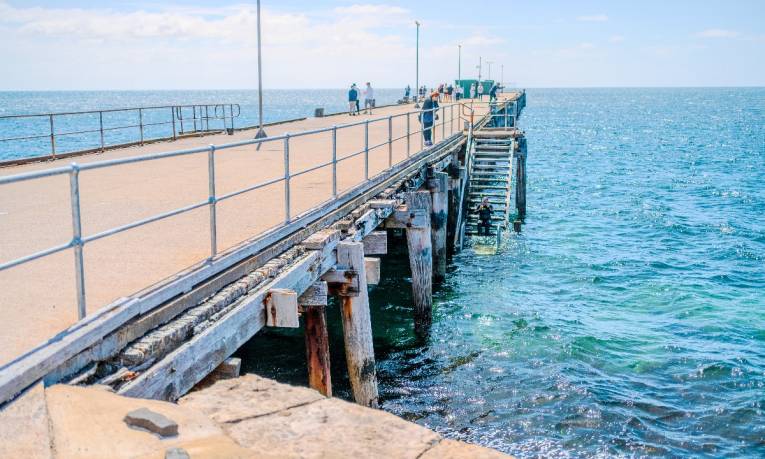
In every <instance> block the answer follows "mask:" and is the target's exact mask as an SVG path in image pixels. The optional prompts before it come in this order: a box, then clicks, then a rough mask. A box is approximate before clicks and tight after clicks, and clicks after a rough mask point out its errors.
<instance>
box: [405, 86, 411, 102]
mask: <svg viewBox="0 0 765 459" xmlns="http://www.w3.org/2000/svg"><path fill="white" fill-rule="evenodd" d="M411 94H412V88H411V87H410V86H409V85H406V89H405V90H404V100H405V101H406V102H409V96H410V95H411Z"/></svg>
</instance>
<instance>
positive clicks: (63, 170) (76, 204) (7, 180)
mask: <svg viewBox="0 0 765 459" xmlns="http://www.w3.org/2000/svg"><path fill="white" fill-rule="evenodd" d="M454 105H461V104H459V103H455V104H449V105H443V106H440V107H438V108H435V109H432V110H427V111H430V112H432V113H434V114H437V113H438V112H439V111H440V113H441V122H440V123H437V122H436V120H435V116H434V123H433V125H432V126H431V127H430V128H429V129H430V130H431V131H432V135H433V136H435V133H436V128H437V127H439V126H441V133H442V139H446V138H447V137H446V129H447V123H448V124H449V131H450V134H454V131H455V129H454V122H455V120H456V119H457V120H458V119H459V118H460V116H459V112H458V113H457V118H455V113H454ZM447 108H449V114H450V118H449V120H448V121H447ZM470 110H471V111H472V110H473V109H472V108H471V109H470ZM423 112H426V111H423V110H417V111H411V112H406V113H403V114H398V115H391V116H387V117H381V118H375V119H367V120H364V121H361V122H356V123H349V124H342V125H335V126H332V127H327V128H322V129H315V130H312V131H305V132H298V133H295V134H289V133H288V134H283V135H280V136H274V137H267V138H261V139H249V140H244V141H238V142H231V143H227V144H223V145H217V146H216V145H210V146H207V147H198V148H191V149H185V150H175V151H169V152H164V153H154V154H147V155H142V156H133V157H128V158H117V159H112V160H106V161H95V162H91V163H86V164H82V165H79V164H77V163H72V164H71V165H69V166H65V167H55V168H50V169H43V170H39V171H33V172H27V173H22V174H16V175H9V176H5V177H0V186H2V185H7V184H11V183H18V182H24V181H29V180H36V179H40V178H44V177H50V176H55V175H64V174H68V175H69V182H70V186H69V193H70V201H71V211H72V239H71V241H70V242H68V243H66V244H60V245H57V246H54V247H50V248H48V249H45V250H42V251H39V252H36V253H33V254H29V255H26V256H23V257H20V258H16V259H13V260H10V261H7V262H4V263H0V272H1V271H5V270H7V269H10V268H13V267H15V266H19V265H22V264H25V263H28V262H31V261H33V260H37V259H39V258H43V257H46V256H49V255H52V254H55V253H58V252H61V251H63V250H67V249H70V248H71V249H73V250H74V258H75V266H74V268H75V282H76V293H77V311H78V317H79V318H80V319H83V318H84V317H85V316H86V314H87V306H86V305H87V301H86V300H87V298H86V292H85V268H84V264H85V259H84V258H85V257H84V253H83V247H84V246H85V244H87V243H90V242H93V241H96V240H99V239H102V238H105V237H108V236H112V235H114V234H117V233H121V232H124V231H128V230H131V229H133V228H137V227H140V226H144V225H147V224H150V223H153V222H156V221H158V220H162V219H166V218H170V217H173V216H176V215H180V214H183V213H186V212H190V211H192V210H194V209H198V208H200V207H204V206H208V207H209V212H210V221H209V231H210V255H209V257H208V258H207V259H208V260H210V261H212V260H213V259H215V257H216V256H217V255H218V244H217V242H218V241H217V234H218V223H217V213H216V206H217V203H218V202H220V201H223V200H225V199H229V198H232V197H234V196H238V195H240V194H243V193H247V192H250V191H254V190H257V189H260V188H263V187H266V186H269V185H273V184H275V183H279V182H283V183H284V197H285V206H284V214H285V219H284V222H283V223H282V224H281V225H280V227H281V226H285V225H288V224H289V223H290V222H291V221H293V220H294V218H297V217H294V218H293V216H292V214H291V208H290V207H291V206H290V204H291V203H290V191H291V190H290V180H291V179H292V178H294V177H297V176H300V175H303V174H307V173H310V172H313V171H316V170H318V169H321V168H324V167H330V166H331V167H332V198H331V199H330V200H332V199H335V198H337V164H339V163H341V162H343V161H346V160H349V159H350V158H353V157H356V156H358V155H361V154H364V155H365V156H364V169H365V180H369V178H370V177H369V152H370V150H371V149H374V148H380V147H383V146H385V145H388V146H389V150H388V168H386V169H385V170H384V171H382V172H381V173H383V172H385V171H387V170H389V169H390V168H391V167H392V166H393V160H392V148H393V146H392V145H393V143H394V142H396V141H401V140H402V139H403V138H406V139H407V148H406V153H407V157H409V156H410V153H411V152H410V139H411V136H412V135H414V134H422V133H423V132H424V129H422V128H421V129H418V130H414V131H412V130H411V123H410V118H411V115H413V114H422V113H423ZM231 113H233V112H231ZM400 117H406V136H401V137H396V138H395V139H394V138H393V136H392V120H393V119H394V118H400ZM378 122H386V123H387V126H388V136H387V141H385V142H383V143H381V144H378V145H374V146H371V147H370V145H369V135H368V134H369V125H370V124H374V123H378ZM359 125H364V131H365V147H364V149H363V150H361V151H358V152H354V153H351V154H350V155H346V156H343V157H338V154H337V134H338V132H341V131H342V130H343V129H348V128H351V127H354V126H359ZM458 127H459V126H458ZM460 131H461V129H460ZM325 132H332V160H331V161H329V162H324V163H322V164H318V165H315V166H312V167H310V168H308V169H305V170H301V171H295V172H293V171H291V169H290V151H289V147H290V139H292V138H295V137H301V136H306V135H312V134H319V133H325ZM471 135H472V125H471V126H470V127H469V131H468V137H471ZM422 138H423V135H420V139H421V143H422ZM275 141H283V142H284V170H283V172H284V173H283V175H281V176H279V177H276V178H272V179H269V180H266V181H263V182H260V183H257V184H255V185H251V186H248V187H245V188H243V189H240V190H236V191H233V192H230V193H228V194H225V195H221V196H218V195H217V194H216V172H215V158H216V154H217V153H218V152H219V151H220V150H226V149H231V148H236V147H240V146H246V145H257V144H261V143H265V142H275ZM201 153H206V154H207V156H208V177H209V180H208V182H209V183H208V197H207V199H206V200H204V201H199V202H194V203H192V204H189V205H186V206H183V207H180V208H177V209H173V210H169V211H167V212H164V213H161V214H157V215H153V216H151V217H147V218H144V219H141V220H137V221H134V222H131V223H127V224H124V225H120V226H117V227H113V228H109V229H106V230H103V231H101V232H98V233H96V234H92V235H83V233H82V214H81V208H80V182H79V176H80V173H82V172H83V171H89V170H95V169H103V168H109V167H116V166H121V165H126V164H133V163H138V162H147V161H155V160H159V159H166V158H172V157H178V156H188V155H196V154H201Z"/></svg>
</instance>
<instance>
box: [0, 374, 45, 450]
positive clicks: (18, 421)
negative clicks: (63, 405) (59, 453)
mask: <svg viewBox="0 0 765 459" xmlns="http://www.w3.org/2000/svg"><path fill="white" fill-rule="evenodd" d="M50 444H51V437H50V431H49V425H48V407H47V405H46V403H45V389H44V388H43V385H42V383H37V384H36V385H34V386H32V387H31V388H30V389H29V390H27V391H26V392H25V393H24V394H22V395H21V396H20V397H19V398H18V399H16V400H15V401H14V402H13V403H11V404H9V405H7V406H5V407H3V409H2V410H0V457H20V458H24V459H49V458H52V457H53V456H52V454H51V451H50Z"/></svg>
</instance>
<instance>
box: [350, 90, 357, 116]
mask: <svg viewBox="0 0 765 459" xmlns="http://www.w3.org/2000/svg"><path fill="white" fill-rule="evenodd" d="M348 114H349V115H351V116H353V115H358V114H359V90H358V89H357V88H356V83H353V84H352V85H351V89H349V90H348Z"/></svg>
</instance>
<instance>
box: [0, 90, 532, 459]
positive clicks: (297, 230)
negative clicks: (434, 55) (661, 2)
mask: <svg viewBox="0 0 765 459" xmlns="http://www.w3.org/2000/svg"><path fill="white" fill-rule="evenodd" d="M525 102H526V95H525V92H523V91H516V92H511V93H505V94H502V95H501V97H500V98H499V100H497V101H496V102H494V103H491V104H490V103H488V102H485V101H483V102H482V101H475V100H467V101H460V102H455V103H445V104H443V105H441V107H439V109H438V111H437V115H438V116H437V120H436V122H435V125H434V127H433V134H434V136H435V139H434V141H433V145H432V146H425V145H424V143H423V140H422V130H421V129H422V127H421V125H420V122H419V119H418V114H419V111H418V110H416V109H414V108H413V106H412V105H411V104H402V105H395V106H389V107H381V108H378V109H375V110H374V114H371V115H363V116H360V117H350V116H348V115H345V114H340V115H335V116H326V117H315V118H306V119H301V120H295V121H291V122H285V123H281V124H278V125H275V126H270V127H268V137H267V138H264V139H258V140H255V139H253V137H254V133H255V130H256V129H257V127H255V128H250V129H240V130H233V129H225V130H224V131H222V132H220V133H217V134H211V133H206V134H209V135H204V136H201V135H192V136H184V137H179V138H176V139H172V140H168V141H164V142H154V143H145V144H143V145H141V144H140V143H139V144H136V145H131V146H127V147H121V148H113V149H104V151H103V152H101V151H99V152H97V154H92V153H93V152H90V153H91V154H87V155H82V156H76V155H74V156H72V157H68V158H64V159H55V160H51V161H46V162H36V163H28V164H20V165H15V166H11V167H6V168H2V169H0V190H2V191H0V212H2V213H3V214H2V217H0V233H1V234H3V237H4V243H3V246H2V248H1V249H0V291H3V292H4V295H3V308H2V311H1V312H0V314H2V320H0V324H2V325H0V327H1V329H0V334H1V335H2V336H3V346H2V349H1V350H0V362H2V367H0V403H5V408H4V409H8V408H9V407H12V406H13V404H14V400H16V399H19V395H20V394H27V393H29V391H30V390H32V389H33V388H36V387H40V386H45V387H47V388H50V387H56V386H54V385H56V384H66V385H70V386H92V387H107V388H108V390H109V391H111V392H114V394H116V395H114V396H126V397H133V398H141V399H156V400H165V401H171V402H174V401H178V400H179V399H182V398H183V397H184V396H186V394H188V393H189V391H192V390H195V388H199V385H200V383H202V382H203V381H204V380H205V378H209V377H210V375H213V374H216V372H220V371H221V368H225V367H226V365H228V364H230V362H229V361H228V359H229V357H230V356H231V355H232V354H233V353H234V352H235V351H236V350H237V349H238V348H239V347H241V346H242V345H243V344H244V343H245V342H246V341H247V340H249V339H250V338H251V337H252V336H254V335H255V334H256V333H257V332H258V331H260V330H261V329H263V328H265V327H292V328H296V327H299V326H300V323H301V317H302V321H303V323H304V331H305V341H306V361H307V371H308V375H309V384H310V386H311V388H313V389H315V390H316V391H318V393H320V394H322V395H323V396H325V397H330V396H331V395H332V383H331V376H330V373H329V347H328V346H329V343H328V339H327V325H326V314H327V309H328V307H329V304H330V302H329V300H328V299H329V298H331V297H336V298H337V299H338V305H339V308H338V309H340V311H339V313H340V316H341V319H342V325H343V336H344V346H345V355H346V360H347V365H348V373H349V377H350V383H351V389H352V394H353V398H354V400H355V402H356V403H358V404H359V405H362V406H365V407H377V405H378V399H377V397H378V395H377V380H376V372H375V360H374V348H373V343H372V329H371V320H372V318H371V315H370V310H369V299H368V293H367V292H368V288H369V286H370V285H374V284H376V283H377V282H378V280H379V277H380V258H377V257H375V256H377V255H382V254H385V253H386V252H387V246H388V234H389V232H391V231H398V232H400V233H402V234H403V235H404V236H405V238H406V245H407V248H408V256H409V264H410V268H411V277H412V305H413V327H414V329H415V330H416V331H417V332H418V333H420V334H426V333H427V330H428V327H429V325H430V322H431V310H432V290H433V285H434V283H433V282H434V280H438V279H441V278H443V277H444V276H445V274H446V266H447V257H448V256H449V255H450V254H451V253H453V252H455V251H457V250H459V249H461V248H462V246H463V245H464V244H465V240H466V237H467V236H468V235H470V234H472V232H473V230H472V229H471V225H473V224H474V222H472V216H471V214H472V210H473V208H474V205H475V200H476V199H478V197H479V195H485V194H486V193H485V191H484V190H486V188H485V187H486V186H489V187H490V188H489V189H488V190H489V191H492V190H498V191H499V193H498V194H497V195H496V196H494V194H496V193H489V194H490V195H491V199H494V200H495V201H497V202H496V204H497V205H498V209H499V210H500V211H499V212H498V221H497V223H498V224H499V225H500V226H502V228H504V225H505V224H506V222H508V221H509V219H510V218H512V217H514V218H515V222H514V226H515V229H516V230H520V225H521V223H522V220H523V217H524V215H525V211H526V166H525V164H526V154H527V153H526V139H525V137H524V133H523V131H522V130H520V129H519V128H518V127H517V119H518V117H519V116H520V114H521V111H522V109H523V108H524V106H525ZM72 161H76V162H74V163H72ZM486 174H490V175H488V176H487V175H486ZM486 180H488V182H487V181H486ZM511 210H514V212H511ZM499 231H500V229H499V226H498V227H497V232H499ZM216 385H217V384H216ZM216 385H214V386H213V387H215V386H216ZM38 390H39V389H38ZM42 390H45V391H47V390H49V389H42ZM202 391H204V389H202ZM421 452H422V451H420V453H421ZM420 453H418V454H420ZM423 457H424V456H423ZM434 457H435V456H434Z"/></svg>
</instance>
